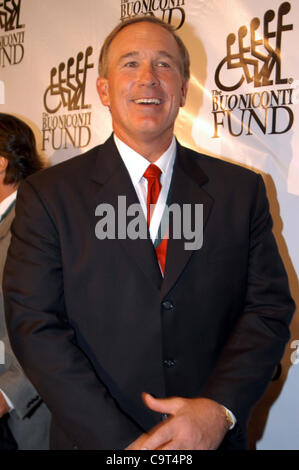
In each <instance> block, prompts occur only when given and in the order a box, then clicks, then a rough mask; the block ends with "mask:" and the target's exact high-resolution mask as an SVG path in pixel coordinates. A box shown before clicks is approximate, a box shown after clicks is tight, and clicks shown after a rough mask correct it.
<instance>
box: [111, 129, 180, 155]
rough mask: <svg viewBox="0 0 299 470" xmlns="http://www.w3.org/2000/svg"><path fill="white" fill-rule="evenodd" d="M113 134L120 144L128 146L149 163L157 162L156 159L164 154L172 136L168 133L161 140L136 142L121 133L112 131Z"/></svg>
mask: <svg viewBox="0 0 299 470" xmlns="http://www.w3.org/2000/svg"><path fill="white" fill-rule="evenodd" d="M114 133H115V135H116V136H117V137H118V138H119V139H120V140H121V141H122V142H124V143H125V144H126V145H128V147H130V148H131V149H133V150H135V152H137V153H139V155H142V156H143V157H144V158H146V159H147V160H148V161H149V162H151V163H153V162H155V161H156V160H158V158H160V157H161V155H163V153H164V152H166V150H167V149H168V147H169V146H170V144H171V141H172V138H173V134H172V133H170V134H169V135H167V136H166V137H164V136H162V137H161V139H153V140H150V139H142V140H141V139H140V140H138V141H137V140H135V139H133V138H131V137H130V136H128V135H125V134H123V133H121V132H115V130H114Z"/></svg>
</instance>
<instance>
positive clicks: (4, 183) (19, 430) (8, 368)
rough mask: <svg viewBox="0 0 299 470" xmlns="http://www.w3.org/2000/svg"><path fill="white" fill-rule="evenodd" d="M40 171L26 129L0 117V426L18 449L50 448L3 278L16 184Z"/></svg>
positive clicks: (45, 414)
mask: <svg viewBox="0 0 299 470" xmlns="http://www.w3.org/2000/svg"><path fill="white" fill-rule="evenodd" d="M42 167H43V163H42V161H41V159H40V157H39V156H38V154H37V150H36V143H35V138H34V134H33V132H32V130H31V129H30V127H28V126H27V124H25V123H24V122H23V121H21V120H20V119H18V118H16V117H14V116H11V115H8V114H3V113H0V280H1V287H0V341H2V343H3V345H4V350H5V357H4V364H3V363H1V362H3V360H2V361H1V362H0V423H1V424H0V426H2V427H3V426H4V425H5V426H8V427H9V430H10V434H11V435H12V436H13V437H12V439H14V443H15V445H16V446H17V448H18V449H20V450H43V449H44V450H46V449H48V448H49V423H50V412H49V410H48V408H47V407H46V405H45V404H44V403H43V402H42V400H41V398H40V397H39V395H38V393H37V392H36V390H35V388H34V387H33V385H32V384H31V383H30V382H29V380H28V379H27V377H26V376H25V375H24V372H23V371H22V368H21V366H20V365H19V363H18V361H17V359H16V358H15V356H14V354H13V352H12V349H11V347H10V343H9V340H8V336H7V331H6V326H5V318H4V307H3V298H2V275H3V268H4V264H5V260H6V254H7V249H8V246H9V243H10V238H11V233H10V227H11V224H12V221H13V219H14V216H15V201H16V195H17V189H18V185H19V183H20V181H22V180H23V179H25V178H26V177H27V176H29V175H31V174H33V173H35V172H36V171H38V170H41V169H42ZM2 359H3V358H2ZM8 432H9V431H8ZM6 433H7V429H6ZM8 445H9V444H8V443H7V442H4V437H3V438H2V441H1V433H0V449H5V448H7V447H6V446H8Z"/></svg>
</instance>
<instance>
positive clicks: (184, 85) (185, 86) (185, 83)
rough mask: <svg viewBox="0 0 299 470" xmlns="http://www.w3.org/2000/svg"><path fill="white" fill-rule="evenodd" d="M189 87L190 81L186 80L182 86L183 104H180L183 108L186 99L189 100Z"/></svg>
mask: <svg viewBox="0 0 299 470" xmlns="http://www.w3.org/2000/svg"><path fill="white" fill-rule="evenodd" d="M188 87H189V80H185V81H184V82H183V84H182V96H181V102H180V106H181V108H182V107H183V106H185V103H186V99H187V92H188Z"/></svg>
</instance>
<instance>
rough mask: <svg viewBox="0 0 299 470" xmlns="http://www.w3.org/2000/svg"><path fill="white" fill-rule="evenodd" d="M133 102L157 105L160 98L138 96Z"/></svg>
mask: <svg viewBox="0 0 299 470" xmlns="http://www.w3.org/2000/svg"><path fill="white" fill-rule="evenodd" d="M133 101H134V103H136V104H155V105H159V104H161V103H162V100H159V99H158V98H140V99H138V100H133Z"/></svg>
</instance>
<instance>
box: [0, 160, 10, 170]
mask: <svg viewBox="0 0 299 470" xmlns="http://www.w3.org/2000/svg"><path fill="white" fill-rule="evenodd" d="M7 165H8V160H7V158H5V157H1V156H0V173H3V172H4V171H6V168H7Z"/></svg>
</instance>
